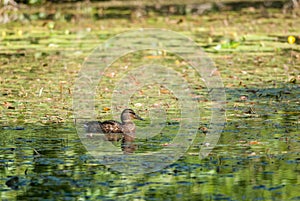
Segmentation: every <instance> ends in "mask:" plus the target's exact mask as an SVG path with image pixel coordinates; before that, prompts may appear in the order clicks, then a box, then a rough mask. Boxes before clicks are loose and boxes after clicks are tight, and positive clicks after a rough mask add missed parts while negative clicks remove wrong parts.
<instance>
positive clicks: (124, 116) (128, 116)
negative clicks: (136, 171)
mask: <svg viewBox="0 0 300 201" xmlns="http://www.w3.org/2000/svg"><path fill="white" fill-rule="evenodd" d="M133 119H138V120H144V119H142V118H141V117H140V116H138V115H137V114H136V113H135V112H134V111H133V110H132V109H125V110H123V112H122V113H121V122H118V121H114V120H108V121H103V122H100V121H91V122H87V123H86V124H85V125H84V127H85V129H86V132H87V133H90V137H92V136H93V135H92V133H104V134H105V139H106V140H108V141H120V140H122V144H121V147H122V151H123V152H124V153H125V154H127V153H133V152H134V151H135V150H136V147H137V146H136V145H135V144H134V139H135V124H134V122H133V121H132V120H133Z"/></svg>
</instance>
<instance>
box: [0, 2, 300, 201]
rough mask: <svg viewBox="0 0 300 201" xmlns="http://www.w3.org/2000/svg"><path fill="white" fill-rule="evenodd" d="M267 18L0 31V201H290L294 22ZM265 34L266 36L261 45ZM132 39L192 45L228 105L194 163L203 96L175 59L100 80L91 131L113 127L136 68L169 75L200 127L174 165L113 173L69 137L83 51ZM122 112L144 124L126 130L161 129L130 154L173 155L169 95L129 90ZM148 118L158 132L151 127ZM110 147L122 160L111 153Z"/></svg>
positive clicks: (299, 122)
mask: <svg viewBox="0 0 300 201" xmlns="http://www.w3.org/2000/svg"><path fill="white" fill-rule="evenodd" d="M91 5H92V4H91ZM81 11H82V12H83V14H84V13H85V12H86V11H84V10H81ZM22 12H27V11H22ZM36 12H38V10H37V11H36ZM39 12H41V11H39ZM44 12H46V11H44ZM66 12H70V11H66ZM266 12H268V13H269V16H267V17H266V16H265V14H262V12H261V10H258V9H254V8H247V9H245V10H241V11H235V12H233V11H223V12H220V13H208V14H206V15H200V16H198V15H197V16H194V15H184V16H179V15H170V16H168V17H163V16H160V15H158V16H156V15H155V14H153V13H152V14H151V13H150V14H149V15H148V16H144V17H143V18H141V19H139V20H138V19H125V18H123V19H121V18H120V19H114V18H112V19H110V18H108V19H106V18H105V19H102V18H100V19H90V18H82V19H79V18H76V16H73V17H74V19H73V18H72V20H68V18H63V17H61V18H59V16H56V20H48V19H36V20H32V19H31V21H26V20H24V21H21V22H10V23H8V24H6V25H5V26H1V27H0V32H2V38H1V43H0V72H1V74H0V83H1V94H0V109H1V113H0V123H1V124H0V145H1V146H0V195H1V199H2V200H300V192H299V189H300V174H299V173H300V132H299V130H300V104H299V100H300V85H299V83H300V74H299V72H300V66H299V64H300V53H299V52H300V47H299V42H296V43H293V44H288V42H287V38H288V36H289V35H295V36H297V34H298V35H299V32H298V31H299V30H300V27H299V26H300V23H299V22H300V21H299V18H295V17H293V16H292V14H282V12H281V11H280V10H272V9H270V10H266ZM33 13H34V12H33ZM241 13H242V14H243V16H240V14H241ZM152 15H153V16H152ZM237 16H240V17H237ZM224 19H226V20H224ZM179 21H180V23H178V22H179ZM79 23H80V24H79ZM287 25H288V26H287ZM267 26H271V27H276V31H274V33H272V34H269V33H268V30H269V28H268V27H267ZM140 27H144V28H145V27H156V28H170V27H171V29H172V30H174V31H178V32H179V33H181V34H183V35H186V36H188V37H191V38H192V39H193V40H194V41H196V42H197V43H198V44H199V45H200V46H202V47H203V49H204V51H205V52H207V53H208V56H209V57H210V58H211V59H212V61H213V62H214V63H215V64H216V67H217V68H218V71H217V72H215V73H216V74H218V75H220V76H221V78H222V81H223V83H224V90H225V92H226V99H227V100H226V108H225V110H226V123H225V125H224V129H223V131H222V133H221V137H220V139H219V141H218V144H217V145H216V146H215V148H214V149H213V151H212V152H211V153H210V154H209V156H208V157H206V158H204V159H201V160H200V159H199V150H200V148H201V147H204V146H206V144H205V143H204V142H205V137H207V135H209V132H208V133H206V129H208V130H209V129H210V128H211V125H210V120H211V116H210V115H211V113H212V111H211V102H210V98H209V93H210V92H209V91H207V89H206V86H205V83H204V82H203V80H202V79H201V77H200V76H199V75H198V74H197V73H196V72H195V70H194V69H193V68H192V67H191V66H189V65H188V64H187V63H186V62H185V61H184V59H183V58H180V57H178V56H176V55H174V54H172V53H165V52H163V51H153V50H143V51H139V52H135V53H132V54H129V55H124V56H123V57H121V58H119V59H118V60H116V61H115V62H114V63H113V64H112V65H111V66H110V68H109V69H107V70H106V71H105V72H103V74H102V76H103V78H102V80H101V82H99V83H98V84H97V88H96V95H95V116H96V119H97V120H101V121H103V120H108V119H115V120H119V114H120V108H117V107H116V108H114V107H113V104H115V103H114V102H113V103H112V102H111V100H112V99H113V98H114V90H115V89H116V86H115V83H118V82H120V80H121V81H122V79H124V77H125V78H127V77H126V76H128V75H129V73H128V72H130V71H131V70H133V69H135V68H137V67H138V66H140V65H141V64H145V63H146V64H149V63H150V64H157V63H159V64H161V65H164V66H168V67H170V68H173V69H174V71H176V72H177V73H178V75H180V76H181V77H183V78H185V79H186V80H187V82H188V84H189V86H190V87H191V89H192V90H193V94H192V97H193V100H196V101H197V103H198V106H197V107H199V108H200V117H201V120H200V122H199V129H198V130H197V131H196V132H197V133H196V137H195V139H194V140H193V141H192V145H191V146H190V147H189V149H188V150H187V152H186V153H184V154H183V155H182V156H181V157H180V158H179V159H178V160H176V161H175V162H174V163H171V164H169V165H168V166H167V167H165V168H163V169H160V170H158V171H155V172H150V173H147V174H134V173H124V172H118V171H115V170H114V169H113V168H110V167H108V166H104V165H103V163H102V162H101V161H99V160H97V159H95V158H93V156H92V154H90V153H89V152H88V151H87V150H86V147H85V146H84V145H83V144H82V141H81V140H80V138H79V136H78V134H77V130H76V128H75V123H74V122H75V119H74V113H73V112H74V111H73V109H72V101H73V99H72V98H73V93H74V91H75V89H74V83H75V80H76V78H77V76H78V74H79V71H80V69H81V68H82V66H83V62H84V61H85V60H86V58H87V57H88V56H89V54H90V53H91V52H92V50H93V49H94V48H96V47H97V46H98V45H99V44H101V43H102V42H103V41H104V40H106V39H109V38H110V37H112V36H114V35H115V34H118V33H121V32H124V31H126V30H130V29H136V28H140ZM297 40H299V39H297ZM175 45H176V44H175ZM128 77H131V75H130V76H128ZM129 102H130V103H129V106H130V107H131V108H133V109H134V110H135V111H136V112H137V113H138V114H139V115H140V116H141V117H143V118H144V119H145V121H135V123H136V125H137V127H138V129H137V131H139V129H142V128H144V127H147V126H149V125H150V123H151V121H154V122H155V123H156V125H159V126H161V127H162V129H161V130H159V131H157V130H155V128H153V129H154V130H155V131H156V132H157V134H156V135H155V136H153V137H151V138H146V139H136V141H135V143H136V144H137V145H138V149H137V150H136V151H135V153H133V154H143V153H146V152H154V151H159V150H161V149H163V148H165V147H168V146H173V144H172V143H171V141H172V139H173V138H174V136H176V134H177V132H178V130H179V129H180V121H181V109H182V108H181V107H182V106H181V105H180V103H179V102H178V99H177V98H176V95H174V94H173V93H172V92H171V91H170V90H168V89H167V88H164V86H162V85H161V84H159V83H156V84H153V85H146V86H142V87H141V88H139V90H138V92H137V93H135V94H133V96H132V97H131V98H130V101H129ZM157 106H160V109H163V111H164V112H165V113H163V114H164V115H165V116H164V118H163V120H164V122H160V120H159V121H155V119H154V120H153V113H152V114H151V111H155V109H157ZM114 109H115V110H116V111H117V112H116V113H113V114H112V111H113V110H114ZM154 114H155V113H154ZM156 117H157V119H159V117H160V116H159V115H157V116H156ZM151 118H152V119H151ZM154 118H155V115H154ZM137 134H138V133H137ZM114 145H115V146H116V147H117V148H119V149H121V142H114ZM155 162H159V161H155ZM131 166H132V164H130V163H128V164H127V166H126V167H124V168H128V169H130V168H131Z"/></svg>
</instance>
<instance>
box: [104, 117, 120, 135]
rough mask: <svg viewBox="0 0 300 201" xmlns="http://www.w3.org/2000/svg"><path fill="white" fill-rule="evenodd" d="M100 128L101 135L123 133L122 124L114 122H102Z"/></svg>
mask: <svg viewBox="0 0 300 201" xmlns="http://www.w3.org/2000/svg"><path fill="white" fill-rule="evenodd" d="M100 127H101V130H102V132H103V133H123V129H122V124H121V123H120V122H117V121H114V120H109V121H103V122H101V123H100Z"/></svg>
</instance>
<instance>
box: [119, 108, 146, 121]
mask: <svg viewBox="0 0 300 201" xmlns="http://www.w3.org/2000/svg"><path fill="white" fill-rule="evenodd" d="M133 119H138V120H142V121H144V119H143V118H141V117H140V116H139V115H137V114H136V113H135V112H134V111H133V110H132V109H125V110H123V112H122V114H121V120H122V122H126V121H127V122H128V121H131V120H133Z"/></svg>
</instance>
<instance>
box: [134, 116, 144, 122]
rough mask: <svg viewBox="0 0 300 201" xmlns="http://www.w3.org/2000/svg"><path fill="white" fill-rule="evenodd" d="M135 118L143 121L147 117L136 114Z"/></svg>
mask: <svg viewBox="0 0 300 201" xmlns="http://www.w3.org/2000/svg"><path fill="white" fill-rule="evenodd" d="M135 118H136V119H138V120H141V121H145V119H143V118H142V117H140V116H139V115H135Z"/></svg>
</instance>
